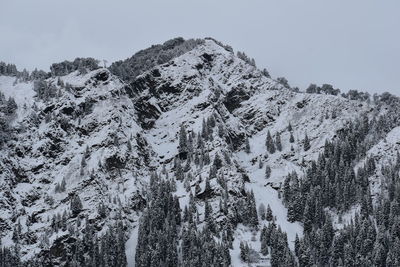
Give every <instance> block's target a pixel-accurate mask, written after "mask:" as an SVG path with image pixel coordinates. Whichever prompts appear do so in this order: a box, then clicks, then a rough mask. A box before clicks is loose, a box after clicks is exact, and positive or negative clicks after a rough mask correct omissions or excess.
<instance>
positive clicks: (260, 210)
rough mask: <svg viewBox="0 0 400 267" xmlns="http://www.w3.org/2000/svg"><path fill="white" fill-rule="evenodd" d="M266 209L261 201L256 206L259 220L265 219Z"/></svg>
mask: <svg viewBox="0 0 400 267" xmlns="http://www.w3.org/2000/svg"><path fill="white" fill-rule="evenodd" d="M265 212H266V210H265V206H264V204H263V203H261V204H260V205H259V206H258V214H259V215H260V218H261V220H265V218H266V214H265Z"/></svg>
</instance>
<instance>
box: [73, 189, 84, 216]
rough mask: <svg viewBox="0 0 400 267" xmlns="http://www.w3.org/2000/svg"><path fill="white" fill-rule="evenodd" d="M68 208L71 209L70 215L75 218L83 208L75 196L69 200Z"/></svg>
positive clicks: (77, 196)
mask: <svg viewBox="0 0 400 267" xmlns="http://www.w3.org/2000/svg"><path fill="white" fill-rule="evenodd" d="M70 208H71V212H72V214H73V215H75V216H76V215H78V214H79V213H80V212H81V210H82V208H83V206H82V202H81V199H80V198H79V195H76V194H75V195H74V196H73V197H72V198H71V203H70Z"/></svg>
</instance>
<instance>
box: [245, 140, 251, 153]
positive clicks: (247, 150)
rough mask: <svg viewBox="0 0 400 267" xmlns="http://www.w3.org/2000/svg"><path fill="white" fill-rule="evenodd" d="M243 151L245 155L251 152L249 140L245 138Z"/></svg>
mask: <svg viewBox="0 0 400 267" xmlns="http://www.w3.org/2000/svg"><path fill="white" fill-rule="evenodd" d="M245 151H246V153H247V154H249V153H250V152H251V150H250V142H249V138H248V137H246V142H245Z"/></svg>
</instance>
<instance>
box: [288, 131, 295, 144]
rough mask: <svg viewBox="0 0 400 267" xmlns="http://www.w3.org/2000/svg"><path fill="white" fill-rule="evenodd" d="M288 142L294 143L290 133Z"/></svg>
mask: <svg viewBox="0 0 400 267" xmlns="http://www.w3.org/2000/svg"><path fill="white" fill-rule="evenodd" d="M289 142H290V143H294V136H293V133H292V132H290V137H289Z"/></svg>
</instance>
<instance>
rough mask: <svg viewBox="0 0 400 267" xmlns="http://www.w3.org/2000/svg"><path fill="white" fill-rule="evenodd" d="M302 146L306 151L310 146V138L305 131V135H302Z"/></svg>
mask: <svg viewBox="0 0 400 267" xmlns="http://www.w3.org/2000/svg"><path fill="white" fill-rule="evenodd" d="M303 148H304V151H308V150H309V149H310V148H311V146H310V140H309V139H308V135H307V133H306V135H305V137H304V141H303Z"/></svg>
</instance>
